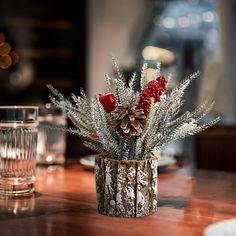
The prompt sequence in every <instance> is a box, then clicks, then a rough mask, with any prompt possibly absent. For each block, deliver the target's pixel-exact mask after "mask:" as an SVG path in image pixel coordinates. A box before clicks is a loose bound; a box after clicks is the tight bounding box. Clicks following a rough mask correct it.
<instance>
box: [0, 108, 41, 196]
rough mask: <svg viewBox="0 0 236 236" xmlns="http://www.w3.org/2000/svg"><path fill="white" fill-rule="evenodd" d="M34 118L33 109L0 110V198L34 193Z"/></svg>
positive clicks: (34, 109) (35, 145) (36, 112)
mask: <svg viewBox="0 0 236 236" xmlns="http://www.w3.org/2000/svg"><path fill="white" fill-rule="evenodd" d="M37 115H38V107H35V106H0V197H8V196H22V195H29V194H31V193H33V192H34V183H35V167H36V148H37V125H38V121H37Z"/></svg>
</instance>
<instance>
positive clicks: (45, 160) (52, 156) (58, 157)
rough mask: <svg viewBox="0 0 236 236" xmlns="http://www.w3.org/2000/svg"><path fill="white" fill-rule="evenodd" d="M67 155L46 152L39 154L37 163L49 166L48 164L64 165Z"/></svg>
mask: <svg viewBox="0 0 236 236" xmlns="http://www.w3.org/2000/svg"><path fill="white" fill-rule="evenodd" d="M64 163H65V156H64V155H62V154H58V153H46V154H38V156H37V165H42V166H48V165H64Z"/></svg>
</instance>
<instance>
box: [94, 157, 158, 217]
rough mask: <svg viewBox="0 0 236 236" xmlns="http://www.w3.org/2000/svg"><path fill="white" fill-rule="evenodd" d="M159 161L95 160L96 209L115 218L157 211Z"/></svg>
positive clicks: (154, 159) (152, 158)
mask: <svg viewBox="0 0 236 236" xmlns="http://www.w3.org/2000/svg"><path fill="white" fill-rule="evenodd" d="M157 165H158V158H157V157H155V156H154V157H151V158H149V159H146V160H140V161H138V160H121V161H119V160H114V159H110V158H108V157H104V156H98V157H96V160H95V174H96V191H97V210H98V212H99V213H100V214H103V215H108V216H118V217H144V216H146V215H149V214H152V213H153V212H155V211H156V210H157Z"/></svg>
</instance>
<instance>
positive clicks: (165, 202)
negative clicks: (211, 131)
mask: <svg viewBox="0 0 236 236" xmlns="http://www.w3.org/2000/svg"><path fill="white" fill-rule="evenodd" d="M235 180H236V174H234V173H227V172H217V171H206V170H199V171H197V173H196V175H195V177H194V178H191V177H190V176H189V175H188V174H187V172H186V171H185V170H184V169H178V168H171V169H170V170H168V172H166V173H161V174H159V186H158V187H159V208H158V211H157V212H156V213H154V214H152V215H150V216H147V217H145V218H130V219H124V218H118V217H108V216H103V215H100V214H98V213H97V211H96V195H95V178H94V174H93V172H92V171H88V170H85V169H84V168H83V166H81V165H79V164H78V161H77V163H75V164H73V165H72V164H70V165H68V166H66V168H59V169H45V168H44V169H43V168H38V169H37V184H36V191H37V192H36V193H35V194H34V196H33V197H31V198H23V199H14V200H0V235H1V236H8V235H14V236H18V235H30V236H34V235H39V236H45V235H57V236H60V235H83V236H84V235H89V236H93V235H96V236H100V235H102V236H107V235H112V236H116V235H117V236H118V235H119V236H123V235H135V236H141V235H142V236H149V235H158V236H169V235H171V236H173V235H176V236H191V235H194V236H200V235H201V236H202V233H203V230H204V228H205V227H206V226H207V225H209V224H211V223H213V222H216V221H219V220H223V219H229V218H233V217H235V216H236V181H235Z"/></svg>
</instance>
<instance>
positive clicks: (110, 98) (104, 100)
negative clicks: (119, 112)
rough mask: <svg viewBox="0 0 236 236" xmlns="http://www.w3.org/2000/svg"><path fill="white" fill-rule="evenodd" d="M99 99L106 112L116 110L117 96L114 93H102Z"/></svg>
mask: <svg viewBox="0 0 236 236" xmlns="http://www.w3.org/2000/svg"><path fill="white" fill-rule="evenodd" d="M99 101H100V103H101V104H102V106H103V108H104V110H105V111H106V112H108V113H110V112H112V111H113V110H115V107H116V97H115V95H114V94H113V93H106V94H102V95H100V96H99Z"/></svg>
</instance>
